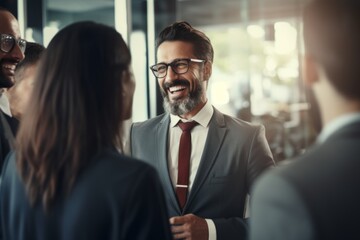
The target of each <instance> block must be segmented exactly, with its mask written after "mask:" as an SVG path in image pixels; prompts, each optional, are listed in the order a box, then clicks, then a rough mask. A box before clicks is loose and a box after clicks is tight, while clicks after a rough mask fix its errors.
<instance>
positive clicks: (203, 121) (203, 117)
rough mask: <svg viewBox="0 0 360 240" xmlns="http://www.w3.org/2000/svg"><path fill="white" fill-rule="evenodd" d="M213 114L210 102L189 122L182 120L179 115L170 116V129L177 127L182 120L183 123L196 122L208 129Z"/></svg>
mask: <svg viewBox="0 0 360 240" xmlns="http://www.w3.org/2000/svg"><path fill="white" fill-rule="evenodd" d="M213 113H214V109H213V107H212V105H211V104H210V102H209V101H207V102H206V103H205V105H204V107H203V108H202V109H201V110H200V111H199V112H198V113H197V114H196V115H195V116H193V117H192V118H191V119H189V120H185V119H182V118H180V117H179V116H178V115H173V114H170V127H175V126H176V124H177V123H178V122H179V121H180V120H182V121H183V122H189V121H196V122H198V123H199V124H200V125H201V126H203V127H207V126H208V125H209V122H210V120H211V117H212V115H213Z"/></svg>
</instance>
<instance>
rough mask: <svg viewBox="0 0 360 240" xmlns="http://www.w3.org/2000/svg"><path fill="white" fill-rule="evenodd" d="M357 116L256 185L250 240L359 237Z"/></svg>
mask: <svg viewBox="0 0 360 240" xmlns="http://www.w3.org/2000/svg"><path fill="white" fill-rule="evenodd" d="M359 184H360V121H359V122H357V123H355V124H351V125H348V126H345V127H343V128H342V129H339V130H337V131H336V132H335V133H334V134H332V135H331V136H330V137H329V138H328V139H327V140H326V141H325V142H324V143H322V144H319V145H318V146H314V148H313V149H311V150H309V151H308V152H307V153H306V154H305V155H303V156H301V157H300V158H298V159H297V160H293V161H292V162H291V163H289V164H288V165H286V166H284V167H279V168H277V169H276V170H275V171H270V172H269V174H265V175H264V177H263V178H261V179H260V181H259V182H258V184H256V187H255V190H254V194H253V201H252V204H251V207H252V208H251V211H250V213H251V218H250V222H251V225H250V227H251V231H250V239H251V240H260V239H266V240H272V239H273V240H275V239H276V240H297V239H298V240H309V239H317V240H332V239H334V240H335V239H339V240H342V239H344V240H345V239H346V240H352V239H354V240H355V239H360V231H359V222H360V220H359V216H360V187H359Z"/></svg>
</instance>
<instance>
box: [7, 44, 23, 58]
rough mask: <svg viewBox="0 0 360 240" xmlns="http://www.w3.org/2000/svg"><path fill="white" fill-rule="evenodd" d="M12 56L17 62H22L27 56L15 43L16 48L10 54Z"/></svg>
mask: <svg viewBox="0 0 360 240" xmlns="http://www.w3.org/2000/svg"><path fill="white" fill-rule="evenodd" d="M10 56H11V57H12V58H15V59H16V60H17V61H22V60H23V59H24V58H25V54H24V53H23V52H22V51H21V49H20V47H19V45H18V44H17V43H15V46H14V48H13V49H12V50H11V52H10Z"/></svg>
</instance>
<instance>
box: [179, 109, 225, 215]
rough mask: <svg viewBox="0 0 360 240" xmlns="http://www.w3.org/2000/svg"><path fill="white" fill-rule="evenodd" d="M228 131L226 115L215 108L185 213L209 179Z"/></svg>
mask: <svg viewBox="0 0 360 240" xmlns="http://www.w3.org/2000/svg"><path fill="white" fill-rule="evenodd" d="M226 131H227V129H226V126H225V120H224V115H222V114H221V113H220V112H218V111H217V110H216V109H215V108H214V114H213V116H212V118H211V121H210V123H209V132H208V136H207V139H206V143H205V148H204V151H203V154H202V157H201V161H200V165H199V169H198V171H197V173H196V177H195V180H194V184H193V186H192V189H191V191H190V195H189V198H188V201H187V203H186V205H185V207H184V210H185V211H186V209H187V208H189V206H191V202H192V201H193V199H194V198H195V196H196V194H197V192H198V191H199V189H200V188H201V186H202V184H204V181H205V180H206V178H207V177H208V175H209V172H210V170H211V168H212V166H213V165H214V162H215V161H216V159H217V155H218V152H219V150H220V148H221V146H222V143H223V140H224V137H225V134H226Z"/></svg>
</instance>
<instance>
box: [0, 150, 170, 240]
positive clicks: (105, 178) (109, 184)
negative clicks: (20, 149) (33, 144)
mask: <svg viewBox="0 0 360 240" xmlns="http://www.w3.org/2000/svg"><path fill="white" fill-rule="evenodd" d="M0 194H1V195H0V226H1V232H2V233H0V234H1V235H2V237H3V239H8V240H35V239H36V240H50V239H51V240H81V239H83V240H92V239H94V240H95V239H96V240H99V239H101V240H115V239H116V240H119V239H124V240H125V239H127V240H140V239H141V240H145V239H146V240H154V239H171V232H170V226H169V222H168V217H167V211H166V208H165V199H164V196H163V190H162V187H161V183H160V181H159V179H158V175H157V173H156V171H155V170H154V169H153V168H152V167H151V166H149V165H148V164H145V163H142V162H140V161H136V160H134V159H132V158H129V157H125V156H124V155H121V154H119V153H118V152H117V151H116V150H106V151H103V152H102V153H100V154H99V155H97V156H96V157H95V158H94V159H93V161H92V162H91V163H90V164H89V166H87V167H86V168H85V169H84V170H83V172H82V173H81V174H80V175H79V176H78V178H77V180H76V182H75V185H74V187H73V189H72V191H71V193H70V194H69V195H68V196H61V197H60V198H58V199H57V200H56V202H55V204H54V206H53V207H52V208H51V209H50V212H49V213H48V214H45V213H44V210H43V206H42V205H41V203H37V204H35V206H33V207H32V206H30V205H29V201H28V198H27V194H26V191H25V188H24V184H23V182H22V181H21V179H20V177H19V175H18V172H17V169H16V161H15V154H11V155H10V158H8V161H7V164H6V166H5V167H4V173H3V177H2V183H1V190H0Z"/></svg>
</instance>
